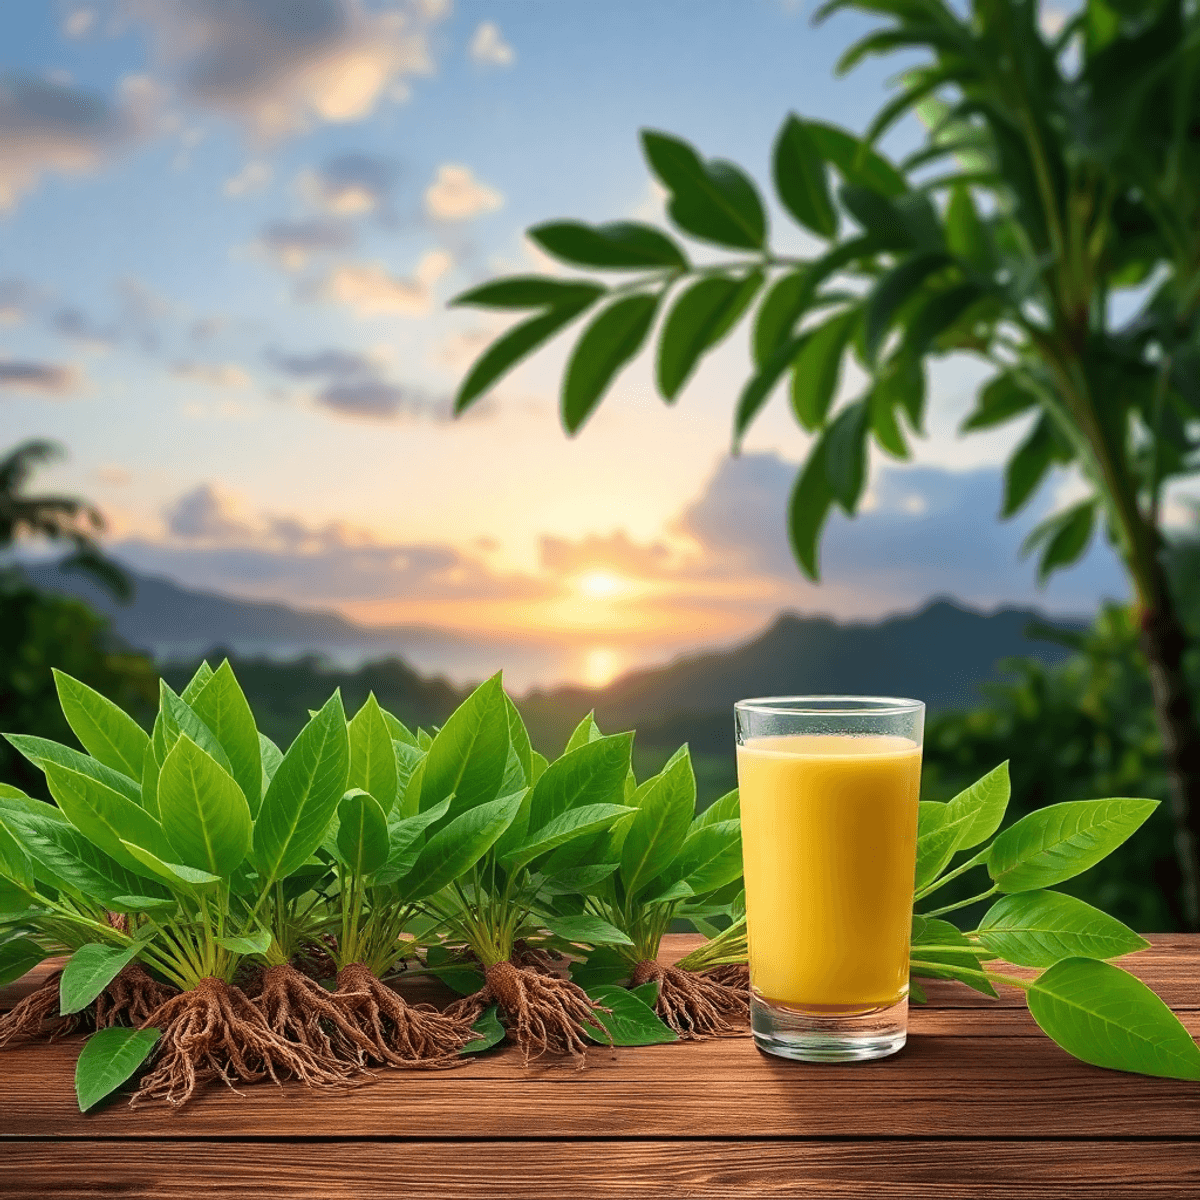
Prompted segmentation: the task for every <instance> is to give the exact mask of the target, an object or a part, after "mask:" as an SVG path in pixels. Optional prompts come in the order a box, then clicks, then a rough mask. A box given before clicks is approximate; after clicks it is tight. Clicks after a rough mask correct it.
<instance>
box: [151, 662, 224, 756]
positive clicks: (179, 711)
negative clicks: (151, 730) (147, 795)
mask: <svg viewBox="0 0 1200 1200" xmlns="http://www.w3.org/2000/svg"><path fill="white" fill-rule="evenodd" d="M158 687H159V693H160V706H161V707H160V709H159V715H160V716H161V717H162V722H161V725H160V726H159V725H156V727H155V728H156V729H160V728H161V731H162V745H161V747H158V748H157V749H158V750H160V751H161V753H159V754H158V764H159V766H160V767H161V766H162V764H163V763H165V762H166V761H167V755H168V754H170V752H171V750H172V749H173V748H174V746H175V743H176V741H178V739H179V737H180V736H181V735H182V734H187V736H188V737H189V738H191V739H192V741H193V742H195V743H196V745H197V746H199V747H200V749H201V750H203V751H204V752H205V753H206V754H207V755H209V756H210V757H211V758H213V759H215V760H216V761H217V762H218V763H219V764H220V765H221V766H222V767H224V768H225V770H226V771H229V772H230V774H232V773H233V772H232V766H231V764H230V762H229V755H228V754H226V753H225V747H224V746H222V745H221V743H220V742H219V741H217V735H216V734H215V733H213V731H212V730H211V729H209V727H208V726H207V725H206V724H205V723H204V722H203V721H202V720H201V719H200V718H199V717H198V716H197V715H196V711H195V709H193V708H192V706H191V705H190V704H185V703H184V701H183V698H182V697H181V696H177V695H176V694H175V693H174V692H173V691H172V690H171V688H170V687H169V686H168V685H167V682H166V681H165V680H162V679H160V680H159V681H158Z"/></svg>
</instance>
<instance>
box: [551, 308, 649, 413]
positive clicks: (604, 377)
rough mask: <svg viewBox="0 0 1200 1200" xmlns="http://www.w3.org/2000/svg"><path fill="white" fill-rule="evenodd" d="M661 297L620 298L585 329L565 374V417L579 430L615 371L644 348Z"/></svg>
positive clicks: (563, 391) (563, 407)
mask: <svg viewBox="0 0 1200 1200" xmlns="http://www.w3.org/2000/svg"><path fill="white" fill-rule="evenodd" d="M658 301H659V297H658V296H657V295H653V296H651V295H646V294H644V293H640V294H637V295H633V296H626V297H625V298H624V299H623V300H617V301H616V302H615V303H613V304H610V305H609V306H608V307H607V308H606V309H604V310H603V311H602V312H601V313H600V314H599V316H597V317H596V319H595V320H594V321H592V323H591V324H590V325H589V326H588V327H587V328H586V329H585V330H584V331H583V335H582V336H581V337H580V339H579V341H578V342H577V343H576V344H575V349H574V351H573V352H572V354H571V358H570V361H569V362H568V363H567V370H566V374H565V375H564V376H563V388H562V420H563V427H564V428H565V429H566V431H567V432H568V433H572V434H573V433H577V432H578V431H579V430H580V429H581V428H582V426H583V423H584V422H585V421H586V420H587V419H588V417H589V416H591V414H592V411H593V409H595V407H596V405H597V404H598V403H599V402H600V397H601V396H602V395H603V394H604V392H605V390H606V389H607V388H608V385H609V384H610V383H611V382H612V380H613V377H614V376H615V375H616V373H617V372H618V371H619V370H620V369H621V368H622V367H623V366H624V365H625V364H626V363H627V362H629V360H630V359H632V358H633V357H634V356H635V355H636V354H637V352H638V351H639V350H640V349H641V348H642V343H643V342H644V341H645V340H646V334H647V333H649V332H650V325H651V323H652V322H653V320H654V313H655V311H656V310H657V308H658Z"/></svg>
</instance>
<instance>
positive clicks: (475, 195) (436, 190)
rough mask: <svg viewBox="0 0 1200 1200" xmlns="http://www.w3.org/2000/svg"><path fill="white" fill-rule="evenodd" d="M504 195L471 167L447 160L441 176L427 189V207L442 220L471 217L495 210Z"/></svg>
mask: <svg viewBox="0 0 1200 1200" xmlns="http://www.w3.org/2000/svg"><path fill="white" fill-rule="evenodd" d="M503 203H504V197H503V196H502V195H501V194H500V193H499V192H498V191H496V190H495V188H490V187H488V186H487V185H486V184H483V183H480V182H479V180H477V179H476V178H475V176H474V175H473V174H472V173H471V169H470V167H463V166H459V165H458V164H457V163H443V164H442V165H441V166H440V167H438V173H437V178H436V179H435V180H434V181H433V183H431V184H430V185H429V187H427V188H426V189H425V211H426V212H427V213H428V214H429V215H430V216H431V217H433V218H434V219H435V220H438V221H468V220H470V219H471V218H472V217H477V216H479V215H480V214H481V213H485V212H493V211H494V210H495V209H497V208H499V207H500V206H501V205H502V204H503Z"/></svg>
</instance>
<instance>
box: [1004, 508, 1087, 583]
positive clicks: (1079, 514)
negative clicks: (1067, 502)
mask: <svg viewBox="0 0 1200 1200" xmlns="http://www.w3.org/2000/svg"><path fill="white" fill-rule="evenodd" d="M1096 509H1097V501H1096V500H1094V499H1092V500H1084V501H1082V502H1081V503H1079V504H1074V505H1072V506H1071V507H1070V508H1068V509H1064V510H1063V511H1062V512H1058V513H1055V514H1054V515H1053V516H1051V517H1049V518H1048V519H1047V520H1045V521H1043V522H1042V523H1041V524H1040V525H1038V526H1037V527H1036V528H1035V529H1034V530H1033V531H1032V532H1031V533H1030V534H1029V536H1028V537H1027V538H1026V539H1025V541H1024V543H1023V544H1022V546H1021V553H1022V554H1029V553H1030V552H1031V551H1033V550H1035V549H1036V548H1037V547H1038V546H1041V547H1042V553H1041V556H1040V557H1039V559H1038V583H1039V584H1044V583H1045V582H1046V580H1047V579H1049V578H1050V576H1051V575H1052V574H1053V573H1054V572H1055V571H1057V570H1060V569H1061V568H1063V567H1069V566H1071V565H1072V564H1073V563H1076V562H1078V561H1079V559H1081V558H1082V557H1083V555H1084V553H1085V552H1086V551H1087V548H1088V546H1089V544H1090V543H1091V540H1092V529H1093V527H1094V526H1095V523H1096Z"/></svg>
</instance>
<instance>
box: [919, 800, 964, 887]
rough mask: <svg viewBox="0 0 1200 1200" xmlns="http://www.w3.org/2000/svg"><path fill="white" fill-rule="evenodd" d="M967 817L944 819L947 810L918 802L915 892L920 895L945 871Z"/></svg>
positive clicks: (936, 804) (932, 804) (943, 806)
mask: <svg viewBox="0 0 1200 1200" xmlns="http://www.w3.org/2000/svg"><path fill="white" fill-rule="evenodd" d="M969 822H970V817H969V816H966V815H964V814H959V817H958V819H957V820H955V821H950V820H948V819H947V806H946V805H945V804H939V803H937V802H936V801H934V800H922V801H921V803H920V805H919V806H918V808H917V872H916V880H915V884H914V886H915V889H916V890H917V891H920V890H921V889H922V888H923V887H926V886H927V885H928V884H931V883H932V882H933V881H934V880H935V879H937V877H938V876H939V875H940V874H941V873H942V872H943V871H944V870H945V869H946V866H947V865H948V864H949V862H950V860H951V859H952V858H953V857H954V851H955V850H956V849H957V847H958V841H959V838H961V837H962V835H963V832H964V831H965V830H966V828H967V825H968V824H969Z"/></svg>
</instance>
